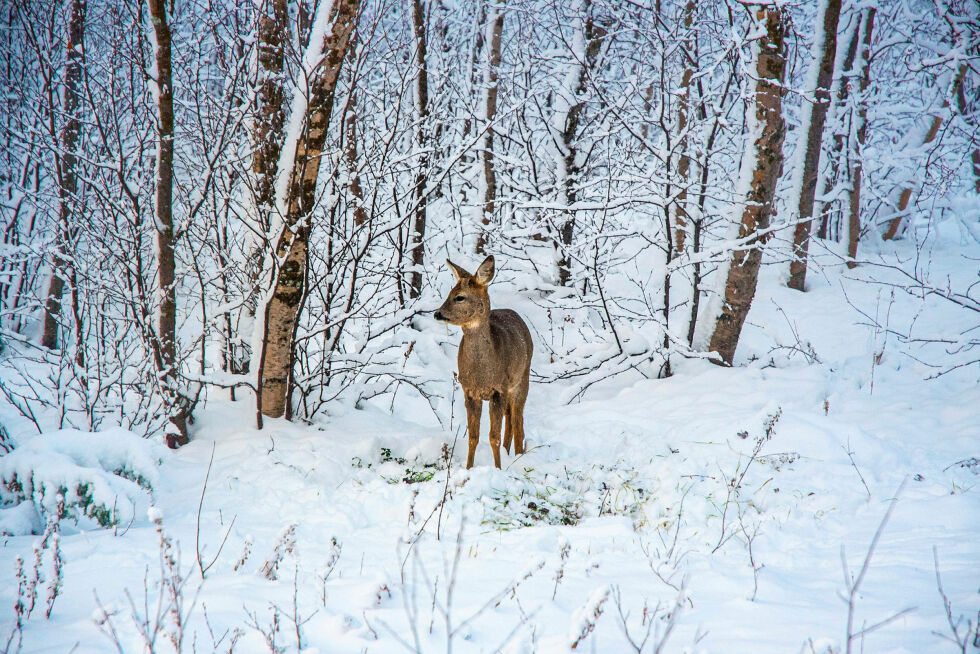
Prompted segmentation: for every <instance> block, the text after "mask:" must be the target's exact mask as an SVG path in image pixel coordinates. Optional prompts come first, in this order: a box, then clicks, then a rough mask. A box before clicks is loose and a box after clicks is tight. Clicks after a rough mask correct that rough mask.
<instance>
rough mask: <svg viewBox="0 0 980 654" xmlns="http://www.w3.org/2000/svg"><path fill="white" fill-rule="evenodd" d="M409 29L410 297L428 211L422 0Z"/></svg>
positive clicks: (418, 288) (417, 285)
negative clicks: (411, 150)
mask: <svg viewBox="0 0 980 654" xmlns="http://www.w3.org/2000/svg"><path fill="white" fill-rule="evenodd" d="M412 31H413V33H414V34H415V67H416V71H415V134H414V142H415V156H416V162H415V166H416V168H415V188H414V191H413V193H412V195H413V206H414V212H413V213H414V215H413V218H412V231H411V233H410V235H409V239H408V243H409V249H410V251H411V253H412V275H411V284H410V286H409V289H408V294H409V297H411V298H417V297H418V296H419V295H421V294H422V266H423V264H424V262H425V224H426V217H427V213H428V200H427V196H426V192H425V182H426V178H427V176H428V172H429V170H428V169H429V154H428V149H429V147H430V143H429V133H428V122H429V70H428V68H427V67H426V51H425V14H424V12H423V11H422V0H412Z"/></svg>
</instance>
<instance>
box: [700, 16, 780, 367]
mask: <svg viewBox="0 0 980 654" xmlns="http://www.w3.org/2000/svg"><path fill="white" fill-rule="evenodd" d="M754 12H755V16H756V19H757V20H758V21H759V22H761V23H763V24H764V26H765V34H764V35H763V36H762V38H761V41H760V42H759V45H758V48H759V49H758V54H757V61H756V72H757V82H756V89H755V115H754V116H753V117H752V120H753V121H754V122H755V123H756V124H758V125H760V126H761V127H762V132H761V134H760V136H759V137H758V139H756V141H755V143H753V144H750V147H749V149H748V152H750V153H754V167H753V169H752V170H751V171H748V170H747V168H746V166H747V165H752V164H753V162H752V161H746V162H743V171H742V173H741V175H742V179H743V180H745V181H748V182H749V190H748V195H747V197H746V198H745V208H744V209H743V210H742V219H741V225H740V227H739V230H738V238H739V239H747V240H746V241H745V244H744V246H742V247H743V248H744V249H739V250H736V251H735V252H734V253H732V259H731V263H730V265H729V268H728V276H727V278H726V280H725V289H724V303H723V305H722V309H721V314H720V315H719V316H718V318H717V322H716V323H715V327H714V333H713V334H712V335H711V340H710V343H709V346H708V347H709V349H710V350H711V351H714V352H717V353H718V354H719V355H721V358H722V361H724V362H725V363H726V364H728V365H731V363H732V361H733V360H734V358H735V348H736V347H737V346H738V339H739V336H740V335H741V333H742V325H743V324H744V323H745V317H746V316H747V315H748V313H749V308H750V307H751V306H752V298H753V297H754V296H755V289H756V283H757V281H758V278H759V266H760V265H761V263H762V245H763V243H764V241H765V237H764V236H763V237H761V238H760V237H758V236H756V234H757V233H758V232H759V231H760V230H764V229H766V228H767V227H768V226H769V217H770V215H771V214H772V211H773V198H774V196H775V193H776V181H777V179H778V178H779V173H780V169H781V168H782V164H783V138H784V137H785V134H786V126H785V123H784V120H783V114H782V95H783V87H782V82H783V75H784V72H785V69H786V51H785V43H784V40H785V31H786V24H785V18H784V16H783V13H782V10H780V9H778V8H775V7H772V6H757V7H756V8H755V9H754ZM749 133H750V134H751V133H753V130H749ZM746 176H749V177H750V178H749V179H748V180H746V179H745V178H746Z"/></svg>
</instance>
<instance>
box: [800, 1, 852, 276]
mask: <svg viewBox="0 0 980 654" xmlns="http://www.w3.org/2000/svg"><path fill="white" fill-rule="evenodd" d="M840 5H841V0H827V4H826V5H825V12H824V15H823V26H822V32H823V48H822V49H821V51H820V62H819V66H820V69H819V72H818V74H817V88H816V90H815V91H814V103H813V106H812V107H811V109H810V122H809V124H808V125H804V126H801V127H802V128H804V129H806V130H807V137H806V152H805V153H804V159H803V186H802V188H801V190H800V198H799V204H798V206H797V212H796V213H797V219H798V220H799V222H798V223H797V224H796V229H795V230H794V231H793V260H792V262H791V263H790V266H789V281H788V282H787V286H789V287H790V288H793V289H796V290H798V291H802V290H804V288H805V286H806V264H807V252H808V250H809V247H810V224H811V222H812V221H811V219H812V218H813V203H814V198H815V197H816V190H817V174H818V171H819V170H820V147H821V144H822V143H823V127H824V123H825V122H826V121H827V109H828V108H830V86H831V84H832V83H833V81H834V60H835V59H836V58H837V23H838V21H839V20H840Z"/></svg>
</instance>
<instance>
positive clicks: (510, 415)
mask: <svg viewBox="0 0 980 654" xmlns="http://www.w3.org/2000/svg"><path fill="white" fill-rule="evenodd" d="M504 418H506V419H507V422H506V423H505V426H504V449H505V450H506V451H507V454H510V444H511V443H512V442H513V440H514V397H513V395H506V396H504Z"/></svg>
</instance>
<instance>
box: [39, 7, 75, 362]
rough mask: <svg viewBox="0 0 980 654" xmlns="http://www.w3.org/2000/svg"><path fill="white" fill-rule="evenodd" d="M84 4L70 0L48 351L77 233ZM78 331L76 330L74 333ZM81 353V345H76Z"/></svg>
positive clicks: (45, 339) (44, 339)
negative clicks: (78, 148) (75, 208)
mask: <svg viewBox="0 0 980 654" xmlns="http://www.w3.org/2000/svg"><path fill="white" fill-rule="evenodd" d="M85 13H86V0H73V2H72V6H71V21H70V23H69V25H68V54H67V55H66V60H65V92H64V106H63V107H62V109H63V113H64V116H65V124H64V127H63V128H62V130H61V136H60V139H59V140H60V144H59V145H60V152H59V153H58V156H57V157H56V159H57V162H56V163H57V166H58V239H57V242H56V244H55V252H54V257H53V261H52V265H51V268H52V270H51V279H50V281H49V283H48V295H47V297H46V298H45V301H44V325H43V328H42V331H41V345H43V346H44V347H46V348H48V349H51V350H53V349H56V348H57V347H58V316H59V314H60V313H61V298H62V296H63V295H64V291H65V280H66V279H69V278H74V276H75V275H74V272H73V271H72V270H70V268H71V267H72V264H71V263H70V261H69V258H68V247H69V243H70V241H72V240H73V238H72V234H73V232H75V231H76V230H75V229H74V228H73V227H72V218H73V214H74V211H73V209H74V204H75V193H76V191H77V190H78V174H77V172H76V167H77V164H78V157H77V155H76V152H75V148H76V147H77V145H78V135H79V130H80V127H81V121H80V120H79V119H78V100H79V87H80V85H81V82H82V65H83V60H84V42H85ZM77 331H78V330H76V333H77ZM76 347H78V348H79V349H78V351H79V352H81V343H76Z"/></svg>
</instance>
